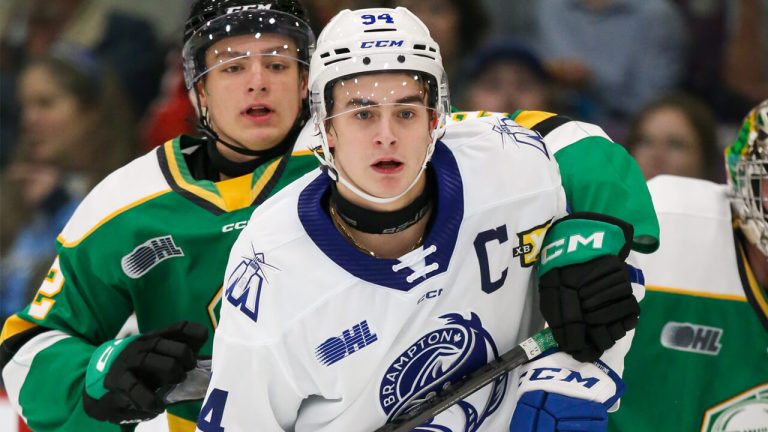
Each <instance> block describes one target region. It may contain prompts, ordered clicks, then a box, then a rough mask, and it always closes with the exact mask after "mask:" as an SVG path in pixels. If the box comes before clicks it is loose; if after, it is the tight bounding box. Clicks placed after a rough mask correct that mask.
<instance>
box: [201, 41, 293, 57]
mask: <svg viewBox="0 0 768 432" xmlns="http://www.w3.org/2000/svg"><path fill="white" fill-rule="evenodd" d="M289 51H290V47H289V46H288V45H287V44H283V45H275V46H273V47H269V48H264V49H262V50H260V51H259V52H257V53H255V54H254V53H252V52H251V51H245V52H243V51H235V50H232V49H227V50H226V51H216V52H214V55H215V56H216V59H217V60H232V59H236V58H240V57H248V56H252V55H278V54H283V55H284V53H286V52H289Z"/></svg>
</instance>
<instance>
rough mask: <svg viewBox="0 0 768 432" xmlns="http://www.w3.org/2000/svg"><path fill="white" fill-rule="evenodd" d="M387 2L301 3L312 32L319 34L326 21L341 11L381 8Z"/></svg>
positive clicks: (339, 0)
mask: <svg viewBox="0 0 768 432" xmlns="http://www.w3.org/2000/svg"><path fill="white" fill-rule="evenodd" d="M387 1H389V0H307V1H304V2H303V3H304V4H305V5H306V6H307V10H308V11H309V15H310V22H311V25H312V31H313V32H314V33H315V34H320V31H321V30H322V29H323V27H325V25H326V24H328V21H330V20H331V18H333V17H334V16H335V15H336V14H337V13H339V11H341V10H344V9H352V10H355V9H365V8H373V7H381V6H382V5H383V4H384V3H386V2H387Z"/></svg>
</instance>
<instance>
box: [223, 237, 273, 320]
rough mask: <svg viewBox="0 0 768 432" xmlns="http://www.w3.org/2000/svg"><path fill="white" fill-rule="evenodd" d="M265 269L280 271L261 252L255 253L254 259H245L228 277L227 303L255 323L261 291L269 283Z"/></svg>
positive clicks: (225, 293)
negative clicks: (265, 283)
mask: <svg viewBox="0 0 768 432" xmlns="http://www.w3.org/2000/svg"><path fill="white" fill-rule="evenodd" d="M264 268H270V269H274V270H280V269H278V268H277V267H275V266H272V265H269V264H267V263H266V261H265V259H264V254H263V253H261V252H259V253H256V252H254V253H253V257H244V258H243V260H242V261H240V264H238V265H237V267H235V270H234V271H232V274H230V275H229V276H228V277H227V282H226V289H225V290H224V296H225V297H226V298H227V301H229V303H231V304H232V306H234V307H236V308H239V309H240V311H241V312H243V313H244V314H245V315H246V316H248V317H249V318H250V319H252V320H253V321H256V320H257V319H258V317H259V298H260V297H261V290H262V288H263V285H264V282H268V280H267V275H266V274H265V273H264Z"/></svg>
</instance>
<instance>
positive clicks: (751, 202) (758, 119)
mask: <svg viewBox="0 0 768 432" xmlns="http://www.w3.org/2000/svg"><path fill="white" fill-rule="evenodd" d="M725 160H726V170H727V171H728V185H729V187H730V198H731V204H732V205H733V208H734V211H735V213H736V216H737V218H738V220H739V224H740V226H741V229H742V232H744V235H745V236H746V237H747V240H749V242H750V243H752V244H754V245H755V246H757V248H758V249H759V250H760V252H762V253H763V255H765V256H766V257H768V212H767V211H766V206H768V100H765V101H763V102H762V103H761V104H760V105H758V106H757V107H755V108H754V109H752V111H750V112H749V114H747V116H746V117H745V118H744V122H743V123H742V125H741V129H740V130H739V136H738V137H737V138H736V141H735V142H734V143H733V144H731V145H730V146H728V147H727V148H726V149H725Z"/></svg>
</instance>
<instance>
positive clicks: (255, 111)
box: [240, 104, 275, 122]
mask: <svg viewBox="0 0 768 432" xmlns="http://www.w3.org/2000/svg"><path fill="white" fill-rule="evenodd" d="M274 112H275V111H274V110H273V109H272V108H270V106H269V105H265V104H254V105H248V107H246V108H245V109H244V110H242V111H241V112H240V115H242V116H244V117H246V118H247V119H249V120H252V121H256V122H262V121H267V120H269V119H270V118H272V114H273V113H274Z"/></svg>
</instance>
